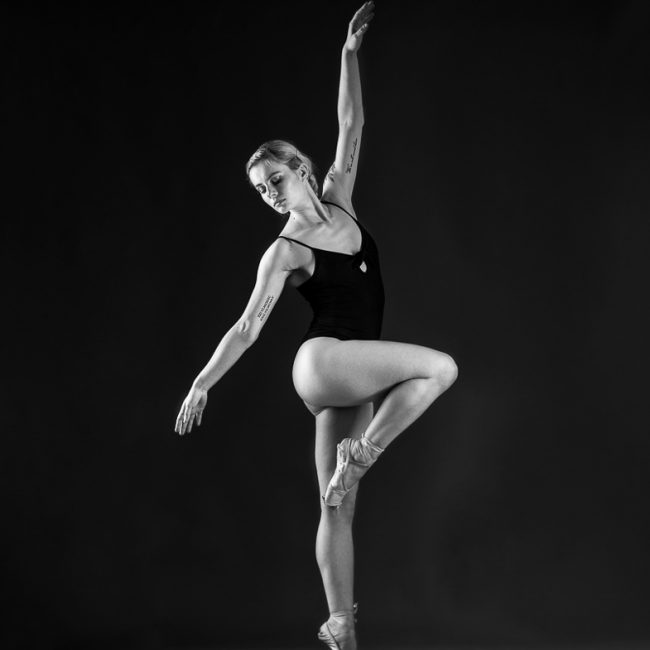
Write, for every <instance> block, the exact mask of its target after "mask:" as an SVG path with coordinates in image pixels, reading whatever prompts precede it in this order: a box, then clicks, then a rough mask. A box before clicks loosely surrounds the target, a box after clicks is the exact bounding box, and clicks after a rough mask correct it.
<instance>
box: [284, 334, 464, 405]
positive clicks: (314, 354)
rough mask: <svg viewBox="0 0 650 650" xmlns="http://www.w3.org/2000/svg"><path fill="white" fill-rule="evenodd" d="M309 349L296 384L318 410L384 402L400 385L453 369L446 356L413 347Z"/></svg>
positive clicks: (332, 343)
mask: <svg viewBox="0 0 650 650" xmlns="http://www.w3.org/2000/svg"><path fill="white" fill-rule="evenodd" d="M307 344H311V345H309V347H307ZM307 344H306V345H305V347H304V349H303V348H301V350H300V351H299V353H298V356H297V357H296V363H295V364H294V372H293V378H294V385H295V387H296V390H297V391H298V394H299V395H300V396H301V397H302V399H303V400H305V401H306V402H308V403H310V404H312V405H316V406H355V405H358V404H362V403H365V402H369V401H375V400H380V399H382V397H383V396H384V395H385V393H386V392H387V391H388V390H390V389H391V388H392V387H393V386H395V385H396V384H399V383H401V382H403V381H407V380H408V379H415V378H418V377H422V378H427V377H432V376H435V375H436V374H437V373H439V372H441V371H443V370H444V369H445V368H447V367H449V366H450V364H453V361H452V360H451V357H449V355H447V354H445V353H444V352H438V351H437V350H433V349H431V348H427V347H424V346H421V345H414V344H411V343H397V342H394V341H338V340H336V339H314V340H313V341H308V342H307Z"/></svg>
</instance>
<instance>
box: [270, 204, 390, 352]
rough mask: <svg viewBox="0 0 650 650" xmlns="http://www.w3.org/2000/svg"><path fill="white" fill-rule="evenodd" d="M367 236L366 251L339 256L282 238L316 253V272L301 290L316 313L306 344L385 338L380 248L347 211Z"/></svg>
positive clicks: (364, 239) (363, 241) (363, 242)
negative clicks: (326, 339) (325, 339)
mask: <svg viewBox="0 0 650 650" xmlns="http://www.w3.org/2000/svg"><path fill="white" fill-rule="evenodd" d="M321 202H322V203H325V204H328V205H333V206H335V207H336V208H338V209H339V210H342V211H343V212H344V213H345V214H347V215H348V216H349V217H350V218H351V219H353V220H354V222H355V223H356V225H357V226H358V228H359V230H360V232H361V248H360V250H359V252H357V253H353V254H347V253H337V252H335V251H329V250H324V249H322V248H316V247H314V246H310V245H309V244H305V243H304V242H302V241H299V240H297V239H292V238H291V237H286V236H284V235H280V236H281V237H282V238H283V239H288V240H289V241H293V242H295V243H297V244H300V245H301V246H305V247H306V248H308V249H310V250H311V251H312V253H313V256H314V263H313V269H314V270H313V273H312V274H311V276H310V277H308V279H306V280H305V281H304V282H302V283H301V284H300V285H298V286H297V289H298V291H299V292H300V293H301V294H302V295H303V296H304V298H305V299H306V300H307V302H308V303H309V304H310V306H311V308H312V310H313V313H314V315H313V318H312V321H311V324H310V326H309V329H308V330H307V333H306V334H305V336H304V337H303V339H302V341H303V342H304V341H307V340H308V339H313V338H316V337H319V336H329V337H333V338H336V339H339V340H342V341H347V340H351V339H359V340H373V339H379V338H380V336H381V325H382V319H383V312H384V285H383V282H382V279H381V270H380V268H379V253H378V250H377V245H376V244H375V241H374V240H373V238H372V236H371V235H370V233H369V232H368V231H367V230H366V229H365V228H364V227H363V226H362V225H361V224H360V223H359V222H358V221H357V220H356V219H355V218H354V217H353V216H352V215H351V214H350V213H349V212H348V211H347V210H345V209H344V208H342V207H341V206H340V205H337V204H336V203H332V202H331V201H321Z"/></svg>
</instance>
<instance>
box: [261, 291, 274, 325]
mask: <svg viewBox="0 0 650 650" xmlns="http://www.w3.org/2000/svg"><path fill="white" fill-rule="evenodd" d="M274 298H275V296H266V300H265V301H264V304H263V305H262V309H260V310H259V311H258V312H257V318H259V319H260V322H262V321H263V320H264V319H265V318H266V315H267V314H268V313H269V309H271V305H272V304H273V299H274Z"/></svg>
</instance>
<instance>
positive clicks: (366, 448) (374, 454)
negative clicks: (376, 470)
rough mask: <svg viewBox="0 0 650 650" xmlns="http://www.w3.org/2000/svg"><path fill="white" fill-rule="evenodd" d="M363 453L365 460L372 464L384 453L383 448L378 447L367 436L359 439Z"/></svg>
mask: <svg viewBox="0 0 650 650" xmlns="http://www.w3.org/2000/svg"><path fill="white" fill-rule="evenodd" d="M359 443H360V448H361V453H362V454H363V457H364V460H365V461H367V462H369V464H370V463H374V462H375V461H376V460H377V459H378V458H379V455H380V454H381V453H382V452H383V451H384V449H383V447H380V446H379V445H376V444H375V443H374V442H372V441H371V440H369V439H368V438H366V436H365V435H364V436H361V438H360V439H359Z"/></svg>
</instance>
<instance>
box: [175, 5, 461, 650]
mask: <svg viewBox="0 0 650 650" xmlns="http://www.w3.org/2000/svg"><path fill="white" fill-rule="evenodd" d="M373 9H374V6H373V2H372V1H370V2H366V3H365V4H364V5H363V6H362V7H361V9H359V10H358V11H357V12H356V14H355V15H354V17H353V18H352V20H351V21H350V24H349V27H348V35H347V39H346V41H345V45H344V46H343V52H342V57H341V79H340V87H339V98H338V118H339V137H338V143H337V148H336V158H335V160H334V164H333V165H332V167H331V168H330V170H329V172H328V174H327V177H326V179H325V181H324V184H323V193H322V196H321V197H320V198H319V197H318V195H317V192H318V184H317V181H316V179H315V177H314V175H313V168H312V163H311V161H310V160H309V158H308V157H307V156H305V155H304V154H303V153H301V152H300V151H298V150H297V149H296V148H295V147H294V146H293V145H290V144H289V143H287V142H284V141H279V140H275V141H271V142H267V143H265V144H264V145H262V146H261V147H260V148H259V149H258V150H257V151H256V152H255V154H254V155H253V156H252V157H251V159H250V160H249V161H248V164H247V166H246V171H247V174H248V178H249V181H250V183H251V185H253V187H255V189H256V190H257V191H258V192H259V193H260V194H261V195H262V200H263V201H264V202H265V203H267V204H268V205H269V206H271V207H272V208H273V209H274V210H276V211H277V212H279V213H281V214H283V215H287V216H288V220H287V222H286V224H285V226H284V228H283V230H282V233H281V234H280V236H279V237H278V239H277V240H276V241H275V242H274V243H273V244H272V245H271V246H270V247H269V248H268V250H267V251H266V252H265V253H264V255H263V256H262V259H261V262H260V265H259V269H258V274H257V281H256V284H255V288H254V290H253V293H252V295H251V297H250V300H249V302H248V305H247V306H246V309H245V310H244V313H243V314H242V316H241V317H240V318H239V320H238V321H237V322H236V323H235V325H233V327H232V328H231V329H230V331H229V332H227V333H226V335H225V336H224V337H223V339H222V340H221V342H220V344H219V346H218V347H217V349H216V351H215V353H214V354H213V356H212V358H211V359H210V361H209V362H208V364H207V365H206V366H205V368H204V369H203V370H202V371H201V372H200V373H199V375H198V377H197V378H196V379H195V381H194V383H193V385H192V388H191V390H190V392H189V393H188V395H187V397H186V398H185V401H184V402H183V405H182V407H181V410H180V412H179V414H178V418H177V420H176V431H177V432H178V433H179V434H181V435H182V434H184V433H185V432H189V431H191V430H192V426H193V424H194V422H195V421H196V423H197V425H200V424H201V417H202V414H203V410H204V409H205V406H206V403H207V392H208V390H209V389H210V388H211V387H212V386H213V385H214V384H215V383H216V382H217V381H219V379H221V377H223V375H224V374H225V373H226V372H227V371H228V369H229V368H231V367H232V365H233V364H234V363H235V362H236V361H237V360H238V359H239V357H240V356H241V355H242V354H243V352H244V351H245V350H246V349H248V348H249V347H250V346H251V345H252V344H253V343H254V342H255V341H256V340H257V338H258V336H259V334H260V331H261V329H262V327H263V326H264V324H265V322H266V321H267V320H268V317H269V315H270V314H271V312H272V310H273V307H274V306H275V304H276V303H277V300H278V298H279V297H280V294H281V293H282V290H283V288H284V285H285V284H286V283H287V282H289V284H291V285H292V286H294V287H296V288H298V290H299V291H300V292H301V293H302V294H303V296H305V298H306V299H307V300H308V301H309V302H310V304H311V306H312V308H313V310H314V318H313V320H312V323H311V326H310V328H309V330H308V332H307V334H306V335H305V337H304V339H303V343H302V345H301V346H300V348H299V350H298V353H297V354H296V358H295V361H294V365H293V382H294V386H295V389H296V391H297V393H298V395H299V396H300V397H301V398H302V399H303V401H304V403H305V405H306V407H307V408H308V409H309V410H310V411H311V413H313V415H314V417H315V420H316V445H315V447H316V469H317V473H318V481H319V485H320V490H321V495H322V504H321V519H320V525H319V528H318V534H317V537H316V557H317V560H318V565H319V568H320V571H321V575H322V579H323V585H324V588H325V594H326V597H327V602H328V606H329V610H330V616H329V619H328V620H327V621H326V622H325V623H323V625H322V627H321V629H320V631H319V635H318V636H319V638H320V639H321V640H322V641H323V642H324V643H325V644H326V645H328V646H329V647H330V648H339V649H341V650H343V649H345V650H355V649H356V647H357V646H356V639H355V627H354V624H355V616H354V614H355V612H356V605H355V604H354V598H353V545H352V518H353V515H354V506H355V500H356V494H357V489H358V485H357V484H358V481H359V479H360V478H361V476H362V475H363V474H364V473H365V472H366V471H367V470H368V468H369V467H370V466H371V465H372V464H373V463H374V462H375V461H376V460H377V458H378V456H379V455H380V454H381V453H382V452H383V450H384V449H386V447H387V446H388V445H389V444H390V443H391V442H392V441H393V440H394V439H395V438H396V437H397V436H398V435H399V434H400V433H401V432H402V431H404V430H405V429H406V428H407V427H408V426H409V425H410V424H411V423H412V422H413V421H414V420H416V419H417V418H418V417H419V416H420V415H421V414H422V413H423V412H424V411H425V410H426V409H427V408H428V407H429V405H430V404H431V403H432V402H433V401H434V400H435V399H436V398H437V397H438V396H439V395H440V394H441V393H442V392H443V391H445V390H446V389H447V388H449V386H451V384H452V383H453V382H454V380H455V379H456V375H457V369H456V365H455V363H454V361H453V360H452V359H451V357H449V356H448V355H447V354H444V353H442V352H437V351H435V350H432V349H429V348H425V347H422V346H418V345H410V344H406V343H395V342H389V341H380V340H378V339H379V337H380V330H381V319H382V312H383V303H384V292H383V285H382V281H381V274H380V271H379V260H378V255H377V248H376V245H375V243H374V241H373V240H372V237H371V236H370V234H369V233H368V231H367V230H365V228H364V227H363V226H362V225H361V224H360V223H359V222H358V221H357V220H356V217H355V213H354V209H353V207H352V189H353V186H354V181H355V176H356V171H357V162H358V154H359V145H360V141H361V130H362V126H363V108H362V102H361V86H360V80H359V66H358V61H357V51H358V49H359V47H360V46H361V42H362V40H363V36H364V34H365V33H366V31H367V29H368V24H369V22H370V20H371V19H372V17H373ZM374 404H376V405H377V406H378V408H377V411H376V413H374ZM373 414H374V416H373Z"/></svg>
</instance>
